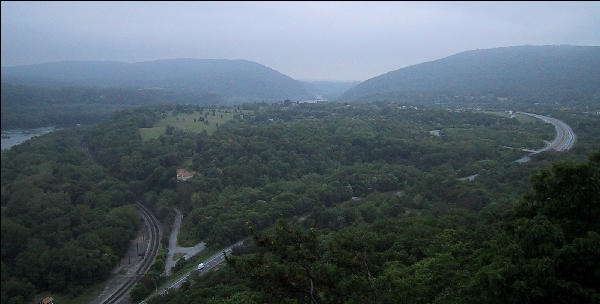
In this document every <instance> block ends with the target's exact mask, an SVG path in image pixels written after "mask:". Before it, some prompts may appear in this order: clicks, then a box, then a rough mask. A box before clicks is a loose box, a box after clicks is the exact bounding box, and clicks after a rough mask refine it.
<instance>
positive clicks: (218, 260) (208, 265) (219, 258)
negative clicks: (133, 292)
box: [140, 240, 244, 304]
mask: <svg viewBox="0 0 600 304" xmlns="http://www.w3.org/2000/svg"><path fill="white" fill-rule="evenodd" d="M243 243H244V241H243V240H242V241H239V242H237V243H235V244H233V245H231V246H229V247H227V248H225V249H223V250H222V251H221V252H219V253H217V254H215V255H213V256H212V257H210V258H209V259H207V260H206V261H204V262H203V263H204V269H202V270H196V266H197V265H195V266H194V268H192V270H190V271H188V272H186V273H184V274H183V275H181V276H180V277H179V278H178V279H177V280H176V281H175V282H173V283H171V284H169V286H167V287H165V288H163V289H161V290H159V291H158V292H157V293H154V294H152V295H150V297H149V298H152V297H154V296H156V295H157V294H159V295H163V294H165V293H166V292H167V291H168V290H170V289H178V288H179V287H181V285H182V284H183V282H185V281H186V280H187V279H188V278H189V277H190V275H191V274H192V273H193V272H199V275H203V274H205V273H207V272H209V271H211V270H213V269H214V268H215V267H217V266H219V265H221V264H223V262H225V255H224V254H223V251H225V254H226V255H230V254H231V251H232V250H233V248H234V247H237V246H241V245H242V244H243ZM149 298H148V299H149ZM146 303H147V302H146V300H144V301H142V302H140V304H146Z"/></svg>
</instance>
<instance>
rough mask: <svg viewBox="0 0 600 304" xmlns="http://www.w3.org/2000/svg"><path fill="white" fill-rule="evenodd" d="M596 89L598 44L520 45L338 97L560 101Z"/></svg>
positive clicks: (415, 68)
mask: <svg viewBox="0 0 600 304" xmlns="http://www.w3.org/2000/svg"><path fill="white" fill-rule="evenodd" d="M599 88H600V46H571V45H546V46H531V45H525V46H511V47H500V48H493V49H478V50H469V51H464V52H460V53H457V54H454V55H451V56H448V57H444V58H441V59H437V60H433V61H428V62H423V63H420V64H416V65H411V66H408V67H404V68H401V69H397V70H393V71H390V72H387V73H384V74H382V75H379V76H376V77H373V78H370V79H368V80H366V81H364V82H362V83H360V84H358V85H357V86H355V87H353V88H351V89H349V90H347V91H346V92H344V94H343V95H342V96H341V97H340V99H341V100H347V101H357V100H361V99H367V100H371V99H394V98H395V97H397V96H400V95H411V94H418V93H422V92H426V93H428V94H438V95H442V94H448V95H455V94H463V95H477V94H490V93H491V94H494V95H497V96H509V97H516V96H518V97H520V98H532V99H536V98H541V97H548V96H554V97H556V99H565V98H569V96H570V94H574V95H575V96H577V95H582V94H583V95H586V96H594V95H599V94H600V89H599ZM544 90H547V91H548V92H543V91H544Z"/></svg>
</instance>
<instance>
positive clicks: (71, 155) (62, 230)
mask: <svg viewBox="0 0 600 304" xmlns="http://www.w3.org/2000/svg"><path fill="white" fill-rule="evenodd" d="M81 137H82V133H81V130H78V129H71V130H62V131H57V132H54V133H52V134H48V135H45V136H40V137H36V138H34V139H31V140H29V141H27V142H25V143H23V144H21V145H18V146H15V147H13V148H12V149H10V150H8V151H3V152H2V224H1V225H2V230H1V237H2V288H1V289H2V292H1V299H2V303H24V302H26V301H30V300H31V297H32V296H33V295H34V294H37V293H39V292H41V291H53V292H60V293H67V294H68V293H71V294H78V293H79V292H81V290H82V289H83V288H85V287H89V286H90V285H91V284H93V283H96V282H100V281H102V280H104V279H106V278H107V276H108V275H109V273H110V271H111V269H112V268H113V267H114V266H115V264H116V263H117V262H118V260H119V259H120V257H121V256H122V254H123V253H124V252H125V250H126V247H127V245H128V242H129V240H130V239H132V238H133V237H134V235H135V233H136V231H137V229H138V226H139V225H140V224H141V222H140V216H139V214H138V210H137V208H136V207H135V205H134V204H133V203H134V201H135V197H134V196H133V193H132V192H131V191H129V190H128V189H127V188H126V186H125V185H124V184H123V183H121V182H120V181H118V180H115V179H113V178H111V177H109V176H108V175H106V174H105V173H104V169H103V168H102V167H99V166H97V165H95V164H94V163H93V162H92V161H90V160H89V159H88V158H87V157H86V155H85V154H84V152H83V151H82V150H81Z"/></svg>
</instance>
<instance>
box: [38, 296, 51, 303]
mask: <svg viewBox="0 0 600 304" xmlns="http://www.w3.org/2000/svg"><path fill="white" fill-rule="evenodd" d="M39 304H54V298H53V297H45V298H43V299H42V300H41V301H40V303H39Z"/></svg>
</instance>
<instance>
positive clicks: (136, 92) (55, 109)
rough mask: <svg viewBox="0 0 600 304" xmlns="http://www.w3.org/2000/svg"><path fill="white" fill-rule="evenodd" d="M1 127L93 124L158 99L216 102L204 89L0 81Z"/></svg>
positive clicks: (218, 98)
mask: <svg viewBox="0 0 600 304" xmlns="http://www.w3.org/2000/svg"><path fill="white" fill-rule="evenodd" d="M1 94H2V128H3V129H5V128H8V129H11V128H38V127H46V126H64V127H71V126H74V125H76V124H93V123H97V122H99V121H100V120H102V119H104V118H107V117H108V116H109V115H110V114H111V113H113V112H115V111H118V110H123V109H127V108H132V107H140V106H147V105H152V104H158V103H192V104H219V103H222V102H223V100H222V99H221V98H220V97H218V96H216V95H212V94H208V93H192V92H179V91H178V92H175V91H169V90H161V89H130V88H93V87H68V86H52V87H36V86H23V85H15V84H10V83H4V82H3V83H2V93H1Z"/></svg>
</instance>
